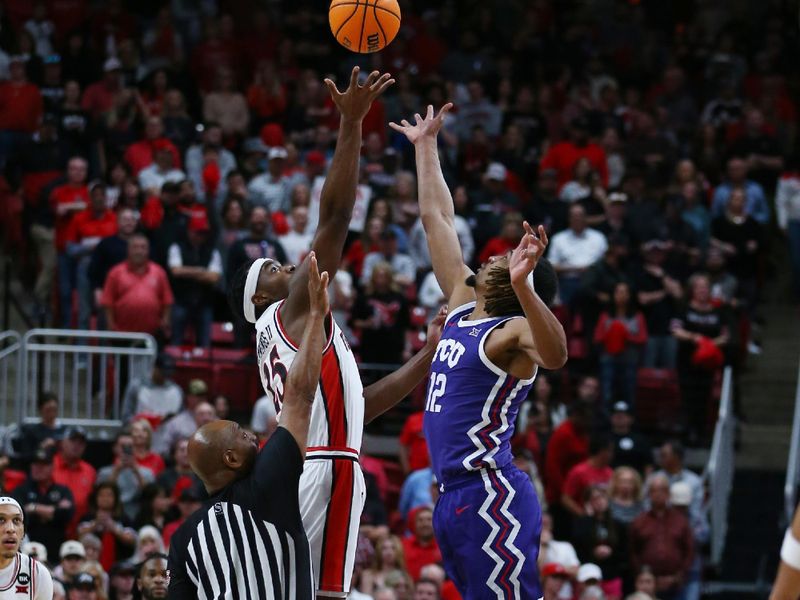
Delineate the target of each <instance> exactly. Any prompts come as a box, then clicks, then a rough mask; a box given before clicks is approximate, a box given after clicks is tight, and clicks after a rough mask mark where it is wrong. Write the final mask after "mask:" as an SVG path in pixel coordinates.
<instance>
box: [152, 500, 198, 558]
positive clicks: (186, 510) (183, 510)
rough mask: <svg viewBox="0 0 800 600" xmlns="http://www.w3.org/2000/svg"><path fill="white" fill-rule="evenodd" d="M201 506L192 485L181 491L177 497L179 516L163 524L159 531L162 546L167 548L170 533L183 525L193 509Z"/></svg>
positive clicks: (170, 537) (170, 536)
mask: <svg viewBox="0 0 800 600" xmlns="http://www.w3.org/2000/svg"><path fill="white" fill-rule="evenodd" d="M200 506H201V503H200V496H199V494H198V493H197V490H196V489H195V488H193V487H187V488H186V489H184V490H183V491H182V492H181V495H180V496H179V497H178V513H179V514H180V516H179V517H178V518H177V519H176V520H175V521H172V522H171V523H167V524H166V525H165V526H164V531H163V532H162V533H161V539H162V540H164V546H165V547H166V548H169V541H170V540H171V539H172V534H173V533H175V532H176V531H177V530H178V527H180V526H181V525H183V522H184V521H185V520H186V517H188V516H189V515H191V514H192V513H193V512H194V511H196V510H199V509H200Z"/></svg>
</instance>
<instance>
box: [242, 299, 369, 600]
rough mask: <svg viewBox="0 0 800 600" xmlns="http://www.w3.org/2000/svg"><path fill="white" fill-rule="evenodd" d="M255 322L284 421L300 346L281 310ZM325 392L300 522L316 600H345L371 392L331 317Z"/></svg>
mask: <svg viewBox="0 0 800 600" xmlns="http://www.w3.org/2000/svg"><path fill="white" fill-rule="evenodd" d="M281 304H282V302H278V303H275V304H273V305H271V306H270V307H268V308H267V310H266V311H265V312H264V314H262V315H261V318H259V319H258V321H257V322H256V333H257V340H258V346H257V354H258V365H259V373H260V375H261V384H262V385H263V386H264V391H265V392H266V393H267V396H269V397H270V398H271V399H272V401H273V402H274V403H275V410H276V411H277V412H278V421H280V410H281V404H282V402H283V390H284V387H283V386H284V384H285V383H286V376H287V375H288V373H289V368H290V367H291V366H292V363H293V362H294V359H295V356H297V346H296V345H295V343H294V342H293V341H292V340H291V339H289V336H288V335H287V334H286V329H285V328H284V327H283V325H282V323H281V318H280V313H279V312H278V309H279V308H280V307H281ZM330 323H331V325H330V331H328V337H327V343H326V344H325V349H324V351H323V353H322V368H321V370H320V378H319V386H318V387H317V394H316V396H315V398H314V405H313V406H312V408H311V423H310V426H309V431H308V449H307V451H306V463H305V466H304V468H303V474H302V475H301V476H300V486H299V487H300V494H299V496H300V516H301V517H302V519H303V526H304V527H305V530H306V535H307V536H308V542H309V544H310V546H311V560H312V563H313V570H314V577H315V580H316V587H317V596H318V597H322V596H326V597H334V598H344V597H346V596H347V593H348V591H349V590H350V583H351V580H352V574H353V566H354V562H355V554H356V547H357V545H358V527H359V523H360V519H361V511H362V509H363V508H364V500H365V498H366V485H365V483H364V476H363V474H362V473H361V467H360V465H359V463H358V453H359V450H360V449H361V437H362V434H363V429H364V388H363V386H362V385H361V376H360V374H359V372H358V365H357V364H356V359H355V356H353V352H352V350H350V345H349V344H348V343H347V340H346V339H345V336H344V334H343V333H342V330H341V329H340V328H339V326H338V325H337V324H336V320H335V319H333V317H331V319H330Z"/></svg>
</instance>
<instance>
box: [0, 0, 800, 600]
mask: <svg viewBox="0 0 800 600" xmlns="http://www.w3.org/2000/svg"><path fill="white" fill-rule="evenodd" d="M317 4H318V3H313V4H312V3H311V2H306V1H302V0H297V1H295V2H292V3H286V2H283V1H281V0H263V1H261V2H257V1H255V0H237V1H230V2H225V1H223V0H172V1H171V2H156V1H153V0H144V1H138V2H126V1H123V0H108V1H106V2H91V1H90V0H47V1H45V2H43V1H40V0H39V1H34V2H31V1H30V0H6V1H5V2H3V3H2V5H0V169H1V172H2V177H1V178H0V215H1V216H0V228H2V237H3V240H4V243H5V248H6V252H7V253H8V254H10V255H13V256H14V257H15V258H14V265H13V266H14V269H15V275H16V277H18V278H19V280H20V281H21V283H22V286H23V289H24V293H25V295H26V299H27V302H26V306H29V307H30V313H31V314H30V317H31V318H32V319H33V320H34V321H35V322H37V323H39V324H43V325H51V326H55V327H62V328H66V329H108V330H113V331H139V332H145V333H149V334H152V335H153V336H155V337H156V338H157V340H158V341H159V344H160V346H161V348H162V350H163V352H162V354H160V355H159V359H158V360H157V362H156V365H155V367H154V369H153V372H152V374H151V376H150V377H148V378H145V379H144V380H132V381H129V382H126V383H127V390H126V393H125V403H124V407H123V412H124V420H125V422H126V428H125V429H124V430H123V431H122V432H120V434H119V436H118V437H117V439H116V441H115V443H114V446H113V456H105V455H104V454H103V453H102V452H101V453H96V454H95V453H92V456H84V452H85V450H86V447H87V436H86V432H85V431H83V430H81V429H80V428H64V427H63V426H61V425H60V424H59V421H58V415H59V412H58V403H59V398H57V397H55V396H53V395H49V394H42V395H41V397H40V399H39V400H40V402H39V408H40V412H41V417H42V420H41V423H40V424H37V425H35V426H33V425H29V426H26V427H23V428H22V430H21V431H20V433H19V434H18V435H17V436H16V437H15V439H13V440H11V441H9V443H8V444H7V445H6V454H7V456H6V458H5V460H4V461H3V463H2V464H3V465H4V469H5V470H4V480H3V481H2V482H0V483H2V486H3V489H4V490H5V491H7V492H10V493H13V494H14V495H15V496H16V497H18V498H19V499H20V501H21V503H22V504H23V505H24V506H25V507H26V513H27V514H26V518H27V530H28V536H29V538H30V540H31V544H28V546H27V550H28V551H29V552H33V553H35V554H36V555H37V556H38V557H39V558H41V559H43V560H46V561H47V562H48V563H49V564H50V565H52V566H53V567H54V574H55V575H56V577H57V578H58V579H60V580H61V581H62V582H64V584H66V586H67V588H69V587H70V584H73V583H76V582H77V581H78V579H77V578H78V573H79V572H82V571H83V572H88V573H90V574H91V585H89V584H88V583H86V582H88V581H89V579H87V578H86V577H84V578H83V579H82V580H83V581H84V583H85V585H84V584H81V585H77V584H76V585H74V586H73V587H74V589H75V592H74V594H75V595H71V596H69V597H70V598H73V597H74V598H78V597H80V598H84V597H92V598H94V597H97V598H106V597H113V598H129V597H131V593H132V592H131V589H132V587H133V578H132V573H133V571H132V562H131V561H136V560H140V559H141V558H142V557H143V556H145V555H146V553H147V552H150V551H153V550H160V549H163V547H165V546H166V547H168V545H169V536H170V533H171V532H172V531H174V530H175V528H176V524H179V523H180V522H181V519H183V518H185V516H186V515H187V514H189V513H191V511H192V510H194V508H196V507H197V506H198V504H197V503H198V501H199V500H200V498H202V491H201V490H199V489H198V488H197V486H196V485H195V484H196V481H195V480H194V477H193V475H192V474H191V472H190V470H189V468H188V463H187V460H186V441H185V440H186V437H187V436H189V435H191V433H192V432H193V431H194V429H195V428H196V427H197V426H198V425H202V424H204V423H206V422H208V421H209V420H211V419H215V418H224V417H229V416H231V415H232V416H233V417H235V418H239V419H242V420H243V422H247V423H250V424H251V426H252V428H253V430H254V431H256V432H257V433H259V435H261V436H262V437H263V438H264V439H266V437H268V436H269V433H270V432H271V431H272V429H273V428H274V426H275V415H274V409H272V408H271V403H270V402H269V401H263V400H260V401H259V402H256V399H257V397H258V395H259V394H258V389H259V387H260V386H258V374H257V371H256V369H257V367H256V366H255V363H254V362H252V360H253V359H252V357H250V358H249V360H250V361H251V362H247V361H248V357H249V355H251V354H253V352H252V351H253V343H252V339H251V338H252V332H251V330H250V329H249V328H248V327H246V326H245V324H242V323H231V313H230V311H229V309H228V307H227V306H226V303H225V289H226V280H227V279H228V278H229V277H230V276H231V275H232V274H233V273H234V272H235V271H236V269H237V268H238V267H239V266H240V265H242V264H244V263H245V262H246V261H248V260H250V259H253V258H260V257H270V258H275V259H277V260H279V261H281V262H286V263H298V262H299V261H301V260H303V258H304V256H305V255H306V253H307V252H308V250H309V246H310V242H311V239H312V237H313V234H314V231H315V228H316V222H317V215H318V212H319V210H318V209H319V196H320V191H321V187H322V183H323V182H324V178H325V174H326V169H327V165H328V163H329V161H330V158H331V156H332V153H333V150H334V144H335V139H336V131H337V128H338V115H337V113H336V110H335V106H334V104H333V102H332V101H331V100H330V98H329V96H328V92H327V90H326V89H325V87H324V85H322V79H323V77H326V76H330V77H332V78H334V79H338V80H339V81H340V82H341V81H343V79H342V78H343V77H344V76H346V74H347V73H348V72H349V71H350V69H351V67H352V66H353V65H355V64H359V65H361V67H362V75H363V74H365V73H367V72H368V71H369V70H370V69H372V68H376V69H380V70H383V71H388V72H390V73H392V75H393V76H394V77H395V78H396V79H397V83H396V85H395V86H394V87H393V88H391V89H390V90H389V91H388V93H387V94H386V95H385V96H383V97H382V98H381V99H379V100H377V101H376V102H375V103H374V105H373V107H372V110H371V111H370V113H369V114H368V115H367V117H366V119H365V122H364V127H363V134H364V142H363V152H362V160H361V178H360V185H359V188H358V195H357V200H356V207H355V211H354V214H353V219H352V222H351V225H350V238H349V242H348V246H347V249H346V253H345V256H344V259H343V261H342V265H341V270H340V271H339V273H338V274H337V276H336V277H335V279H334V281H333V282H332V285H331V299H332V309H333V311H334V314H335V315H336V318H337V320H338V321H339V323H340V324H341V325H342V327H343V328H344V329H345V330H346V332H347V335H348V338H349V341H350V343H351V345H352V346H353V348H354V350H355V352H356V353H357V356H358V357H359V358H360V360H361V362H362V364H363V367H364V377H365V378H370V377H375V376H378V375H380V374H382V373H385V372H388V371H391V370H392V368H393V365H397V364H399V363H402V362H403V361H404V360H406V359H407V358H408V357H409V356H410V355H411V354H413V352H415V351H416V350H418V349H419V348H420V347H421V345H422V344H423V343H424V329H425V327H424V325H425V323H426V321H427V320H428V319H429V318H430V316H431V315H432V314H435V312H436V311H437V310H438V308H439V307H440V305H441V304H442V303H443V302H444V298H443V297H442V293H441V290H440V289H439V287H438V285H437V283H436V280H435V278H434V277H433V275H432V273H431V264H430V256H429V254H428V251H427V245H426V242H425V236H424V231H423V229H422V225H421V222H420V219H419V216H418V215H419V209H418V205H417V184H416V178H415V164H414V154H413V148H412V147H410V145H409V144H408V143H407V142H406V141H405V140H404V139H403V138H402V137H401V136H398V135H397V134H395V133H394V132H392V131H391V130H390V129H389V128H388V127H387V123H388V122H389V121H396V122H399V121H400V120H401V119H404V118H410V117H411V116H412V115H413V114H414V113H415V112H422V110H423V108H424V107H425V106H426V105H427V104H433V105H434V106H436V107H438V106H440V105H442V104H443V103H444V102H446V101H453V102H454V103H455V108H454V110H453V112H452V115H451V116H449V117H448V119H447V121H446V123H445V127H444V130H443V132H442V135H441V136H440V144H441V146H440V156H441V160H442V164H443V168H444V172H445V176H446V179H447V181H448V184H449V185H450V187H451V190H452V194H453V198H454V203H455V209H456V214H457V217H456V225H457V227H458V232H459V238H460V241H461V245H462V248H463V250H464V259H465V261H466V262H467V263H468V264H470V265H472V266H477V265H480V264H481V263H483V262H485V261H486V260H487V259H488V257H490V256H493V255H497V254H503V253H505V252H507V251H508V250H509V249H511V248H513V247H515V246H516V244H517V243H518V241H519V239H520V237H521V235H522V231H523V230H522V225H521V223H522V220H523V219H527V220H529V221H530V222H531V223H532V224H534V225H536V224H539V223H541V224H543V225H544V226H545V227H546V228H547V231H548V234H549V236H550V248H549V250H548V255H547V256H548V258H549V259H550V261H551V262H552V263H553V264H554V266H555V268H556V270H557V272H558V275H559V284H560V292H559V296H558V299H557V303H556V306H555V307H554V308H553V310H554V312H556V314H557V315H558V317H559V319H560V320H561V322H562V323H563V325H564V327H565V330H566V332H567V336H568V342H569V354H570V360H569V363H568V365H567V366H566V367H565V368H564V369H562V370H561V371H558V372H553V373H544V372H542V373H540V375H539V377H538V379H537V381H536V385H535V391H534V393H533V394H532V396H531V397H530V398H529V400H528V402H526V404H525V406H524V409H523V411H522V413H521V415H520V418H519V421H518V425H517V437H516V439H515V442H514V448H515V454H516V457H517V458H516V460H517V462H518V464H519V465H520V467H521V468H523V469H525V470H526V471H528V472H530V474H531V477H532V479H533V480H534V481H535V482H536V484H537V486H538V487H539V489H540V492H541V493H540V496H541V501H542V504H543V506H545V507H546V508H547V511H548V512H547V514H546V516H545V522H544V531H543V536H542V552H541V554H540V563H541V567H542V575H543V581H544V593H545V598H546V599H548V600H549V599H552V598H563V599H567V598H587V599H588V598H604V597H605V598H609V599H618V598H622V597H625V596H627V595H628V594H636V596H635V597H636V598H641V599H644V598H645V597H649V598H661V599H664V600H666V599H670V598H687V599H690V598H697V597H699V593H700V582H701V580H702V576H703V556H704V551H705V550H704V549H705V543H706V541H707V537H708V525H707V522H706V515H705V511H704V506H705V504H706V493H705V491H704V489H703V486H702V484H701V483H700V479H699V477H698V476H697V475H696V474H695V473H693V472H692V471H691V470H689V469H687V468H685V466H684V447H685V446H690V447H703V446H707V445H708V443H709V440H710V434H711V431H712V428H713V420H714V418H715V414H716V404H715V403H716V398H717V397H718V388H719V380H720V377H719V374H720V370H721V367H722V366H723V365H725V364H728V365H733V366H734V367H735V368H736V369H741V368H743V367H744V365H745V364H746V360H747V357H748V355H751V354H758V353H760V352H761V345H760V337H759V331H760V328H761V327H762V325H763V320H764V317H765V315H763V314H762V312H761V310H760V306H761V300H762V297H763V291H764V288H765V282H766V281H768V280H769V278H770V275H771V270H772V269H774V268H775V267H774V265H773V263H772V262H771V260H770V257H771V256H772V255H773V254H774V253H775V252H778V251H785V250H783V249H784V248H786V247H788V250H789V252H788V254H789V257H790V264H791V269H792V275H793V289H792V291H791V292H788V291H787V292H783V291H781V292H780V293H792V294H794V298H795V300H800V173H799V172H798V171H797V167H798V154H797V153H796V150H795V138H796V134H797V114H796V109H795V106H794V101H793V99H794V97H795V93H796V89H794V87H793V86H794V83H793V82H792V81H791V80H789V79H787V77H786V74H787V73H788V72H790V68H791V63H792V61H793V60H794V59H793V58H792V57H793V56H795V55H796V54H795V52H794V51H793V48H795V47H796V37H797V35H796V16H795V15H787V14H785V13H783V12H782V10H783V3H780V2H776V1H772V2H771V1H765V2H760V3H753V2H745V1H740V2H722V1H721V0H680V1H675V2H658V1H648V0H629V1H622V0H587V1H560V2H554V1H552V0H532V1H521V0H494V1H493V2H488V3H487V2H484V3H478V2H473V1H461V2H455V0H449V1H443V2H424V3H423V2H419V1H413V0H401V2H400V4H401V6H402V11H403V25H402V29H401V32H400V35H399V36H398V38H397V39H396V40H395V41H394V43H392V44H391V45H390V46H389V47H388V48H387V49H386V50H384V51H383V52H381V53H378V54H375V55H368V56H357V55H354V54H350V53H347V52H345V51H344V50H343V49H341V48H339V47H337V45H336V44H335V43H334V41H333V39H332V37H331V36H330V32H329V31H328V24H327V20H326V14H325V11H324V10H322V8H321V7H320V6H318V5H317ZM756 23H758V24H759V25H758V26H757V27H756V26H754V24H756ZM215 348H219V349H221V350H220V352H222V350H223V349H224V350H227V351H229V352H237V349H240V350H238V352H239V354H236V356H237V357H239V358H238V359H237V360H240V361H241V362H243V364H245V365H246V366H247V369H249V371H251V372H252V374H251V377H252V378H253V381H255V385H244V384H242V385H241V387H240V388H236V387H235V386H234V388H233V389H231V388H230V387H228V388H226V389H225V390H222V389H215V387H217V386H216V385H215V382H214V381H212V380H209V379H208V378H202V377H200V378H197V377H196V376H195V375H196V372H193V373H194V374H193V375H192V376H189V375H187V373H188V371H184V372H183V376H181V365H182V364H183V363H187V362H191V360H190V359H191V358H192V357H203V358H207V357H208V355H209V354H213V351H214V349H215ZM211 360H213V356H212V359H211ZM181 361H183V363H182V362H181ZM184 366H185V365H184ZM123 381H124V378H123ZM176 382H177V383H176ZM251 383H252V382H251ZM223 392H224V393H223ZM419 392H420V390H418V391H417V393H415V394H414V395H413V396H412V397H411V398H410V399H409V400H408V401H407V402H405V403H404V404H403V405H402V406H401V407H400V408H399V409H398V410H397V411H395V412H394V413H391V414H390V415H389V416H387V417H386V418H384V419H383V420H381V421H379V422H378V423H377V424H375V425H374V426H373V427H374V428H373V430H372V431H373V432H374V433H377V434H382V435H385V436H389V437H391V438H392V439H395V440H396V446H397V447H399V460H398V457H397V456H395V457H386V456H381V457H380V458H373V457H370V456H368V455H365V456H364V457H363V458H362V462H363V463H364V465H363V466H364V469H365V470H366V471H367V472H368V473H369V474H370V475H369V483H370V492H369V499H368V506H367V509H366V510H365V513H364V516H363V518H362V521H363V528H362V529H363V534H364V535H363V540H362V541H363V544H362V545H361V548H360V551H359V558H358V568H357V571H356V583H357V587H358V590H359V591H358V592H354V593H353V597H355V598H364V597H367V596H371V597H374V598H376V599H378V598H380V599H382V600H391V599H392V598H398V599H404V598H411V597H415V598H437V597H446V598H454V597H457V596H456V595H455V591H454V589H453V587H452V584H450V583H449V582H447V581H445V578H444V574H443V571H442V570H441V568H440V567H437V566H435V565H436V563H438V562H439V561H440V556H439V555H438V549H437V548H436V543H435V540H434V539H433V537H432V526H431V519H430V516H431V512H430V506H431V505H432V503H433V502H434V501H435V496H436V487H435V485H432V482H431V472H430V469H429V459H428V456H427V448H426V447H425V440H424V438H423V436H422V413H421V412H418V411H419V410H421V407H422V400H421V394H420V393H419ZM254 403H255V404H254ZM739 416H740V418H741V417H744V415H741V414H740V415H739ZM251 417H252V422H251ZM86 461H89V462H91V463H92V464H91V465H90V464H89V462H86ZM430 565H433V566H430ZM90 587H91V588H92V589H93V591H91V592H89V591H87V589H88V588H90ZM84 588H87V589H84ZM84 592H86V593H87V594H95V596H83V595H79V594H83V593H84ZM69 593H70V594H72V593H73V592H72V591H70V592H69Z"/></svg>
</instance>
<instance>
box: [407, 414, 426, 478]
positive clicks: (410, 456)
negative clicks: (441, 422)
mask: <svg viewBox="0 0 800 600" xmlns="http://www.w3.org/2000/svg"><path fill="white" fill-rule="evenodd" d="M423 416H424V413H423V412H422V411H419V412H415V413H414V414H412V415H409V417H408V419H406V422H405V425H403V430H402V431H401V432H400V465H401V466H402V467H403V472H404V473H405V474H406V475H407V474H408V473H411V472H412V471H417V470H418V469H424V468H425V467H427V466H429V465H430V464H431V459H430V456H429V455H428V442H426V441H425V435H424V434H423V432H422V419H423Z"/></svg>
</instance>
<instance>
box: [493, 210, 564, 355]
mask: <svg viewBox="0 0 800 600" xmlns="http://www.w3.org/2000/svg"><path fill="white" fill-rule="evenodd" d="M523 225H524V226H525V235H523V236H522V240H521V241H520V243H519V245H518V246H517V247H516V249H515V250H514V251H513V252H512V253H511V259H510V261H509V263H508V269H509V274H510V276H511V287H512V288H513V289H514V293H515V294H516V295H517V298H518V299H519V303H520V305H521V306H522V310H523V311H524V312H525V321H526V323H527V327H524V328H522V330H521V332H520V335H519V346H520V348H521V349H522V350H523V351H525V352H526V353H527V354H528V355H529V356H530V357H531V359H532V360H533V362H535V363H536V364H537V365H539V366H541V367H544V368H545V369H560V368H561V367H563V366H564V364H565V363H566V362H567V336H566V334H565V333H564V327H563V326H562V325H561V323H560V322H559V320H558V319H557V318H556V316H555V315H554V314H553V313H552V311H551V310H550V309H549V308H548V307H547V305H546V304H545V303H544V301H542V299H541V298H540V297H539V295H538V294H537V293H536V291H535V290H534V288H533V285H531V282H532V279H531V278H530V277H529V275H530V274H531V273H532V272H533V270H534V269H535V268H536V264H537V263H538V261H539V260H540V259H541V258H542V256H543V255H544V252H545V250H546V249H547V233H546V232H545V230H544V227H543V226H541V225H540V226H539V232H538V235H537V234H536V233H535V232H534V231H533V229H532V228H531V226H530V225H528V223H527V221H526V222H525V223H523ZM512 327H513V325H512Z"/></svg>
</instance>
